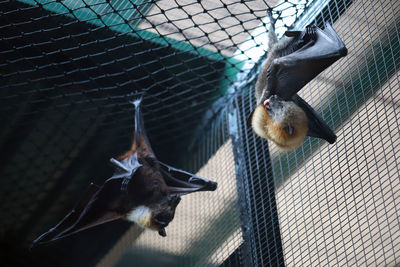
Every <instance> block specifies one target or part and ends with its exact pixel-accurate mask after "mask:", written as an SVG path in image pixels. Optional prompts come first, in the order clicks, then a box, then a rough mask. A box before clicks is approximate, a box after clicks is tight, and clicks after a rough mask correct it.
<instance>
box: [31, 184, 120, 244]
mask: <svg viewBox="0 0 400 267" xmlns="http://www.w3.org/2000/svg"><path fill="white" fill-rule="evenodd" d="M119 191H120V183H118V182H117V181H116V180H110V179H109V180H107V181H106V183H105V184H104V185H103V186H102V187H99V186H96V185H94V184H91V185H90V186H89V188H88V190H87V191H86V193H85V194H84V195H83V197H82V198H81V199H80V201H79V202H78V203H77V204H76V206H75V207H74V209H72V210H71V211H70V212H69V213H68V214H67V215H66V216H65V217H64V218H63V219H62V220H61V221H60V222H59V223H58V224H57V225H56V226H54V227H53V228H51V229H50V230H49V231H47V232H46V233H44V234H42V235H41V236H39V237H38V238H36V240H35V241H33V243H32V245H31V248H33V247H34V246H36V245H37V244H44V243H48V242H52V241H55V240H58V239H60V238H63V237H66V236H69V235H72V234H74V233H77V232H80V231H82V230H85V229H87V228H90V227H93V226H96V225H99V224H103V223H106V222H109V221H113V220H116V219H119V218H121V214H119V213H117V212H115V211H113V210H112V206H111V205H113V204H115V202H116V201H118V198H116V197H115V195H117V196H118V192H119ZM110 199H115V201H114V203H113V201H111V203H110Z"/></svg>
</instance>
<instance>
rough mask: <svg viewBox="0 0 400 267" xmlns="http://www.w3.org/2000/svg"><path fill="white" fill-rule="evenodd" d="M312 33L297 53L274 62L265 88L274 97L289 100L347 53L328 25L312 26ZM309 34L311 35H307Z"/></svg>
mask: <svg viewBox="0 0 400 267" xmlns="http://www.w3.org/2000/svg"><path fill="white" fill-rule="evenodd" d="M312 30H313V31H314V33H311V35H312V36H311V38H310V36H307V39H309V41H308V42H306V43H305V44H304V45H302V46H301V47H300V48H299V49H298V50H296V51H294V52H293V53H290V54H288V55H285V56H283V57H278V58H276V59H274V60H273V62H272V64H271V67H270V69H269V73H268V77H267V87H268V88H271V90H272V92H273V94H276V95H279V96H280V97H282V98H284V99H285V100H289V99H290V98H291V97H292V96H293V95H294V94H296V93H297V92H298V91H299V90H300V89H301V88H302V87H303V86H304V85H306V84H307V83H308V82H310V81H311V80H312V79H314V78H315V77H316V76H317V75H318V74H319V73H321V72H322V71H323V70H325V69H326V68H327V67H329V66H330V65H332V64H333V63H334V62H335V61H336V60H338V59H339V58H340V57H343V56H345V55H346V54H347V49H346V47H345V45H344V43H343V42H342V41H341V40H340V38H339V36H338V35H337V34H336V32H335V30H334V29H333V28H332V26H331V25H330V24H327V25H326V28H325V30H321V29H319V28H317V27H312ZM309 35H310V34H309Z"/></svg>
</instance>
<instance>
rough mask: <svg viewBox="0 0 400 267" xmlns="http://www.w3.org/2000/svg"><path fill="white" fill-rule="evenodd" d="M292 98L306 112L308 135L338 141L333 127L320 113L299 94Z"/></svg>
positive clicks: (331, 142)
mask: <svg viewBox="0 0 400 267" xmlns="http://www.w3.org/2000/svg"><path fill="white" fill-rule="evenodd" d="M292 100H293V102H295V103H296V104H297V105H298V106H299V107H300V108H301V109H303V110H304V112H305V113H306V116H307V123H308V133H307V135H308V136H312V137H318V138H321V139H325V140H326V141H328V142H329V143H330V144H333V143H335V141H336V135H335V133H334V132H333V131H332V129H331V128H329V126H328V125H327V124H326V123H325V122H324V120H323V119H322V118H321V117H320V116H319V115H318V113H317V112H316V111H315V110H314V109H313V108H312V107H311V106H310V105H309V104H308V103H307V102H306V101H304V100H303V99H302V98H301V97H299V96H298V95H294V96H293V97H292Z"/></svg>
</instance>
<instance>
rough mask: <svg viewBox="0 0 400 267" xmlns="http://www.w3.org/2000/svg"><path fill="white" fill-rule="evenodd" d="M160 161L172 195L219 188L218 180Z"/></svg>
mask: <svg viewBox="0 0 400 267" xmlns="http://www.w3.org/2000/svg"><path fill="white" fill-rule="evenodd" d="M158 163H159V164H160V167H161V172H162V174H163V177H164V180H165V183H166V184H167V186H168V190H169V193H170V194H171V195H174V194H175V195H185V194H190V193H193V192H197V191H214V190H215V189H217V183H216V182H213V181H210V180H208V179H205V178H202V177H199V176H197V175H195V174H192V173H189V172H186V171H184V170H180V169H176V168H174V167H171V166H169V165H167V164H165V163H162V162H161V161H158Z"/></svg>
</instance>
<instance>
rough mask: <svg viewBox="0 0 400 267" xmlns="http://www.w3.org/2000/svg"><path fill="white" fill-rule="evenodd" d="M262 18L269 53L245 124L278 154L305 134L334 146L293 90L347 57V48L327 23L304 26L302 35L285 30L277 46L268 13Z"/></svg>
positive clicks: (319, 120) (323, 125) (330, 133)
mask: <svg viewBox="0 0 400 267" xmlns="http://www.w3.org/2000/svg"><path fill="white" fill-rule="evenodd" d="M267 14H268V16H269V19H270V22H271V24H270V25H271V26H270V29H269V37H268V38H269V40H268V51H269V53H268V57H267V59H266V61H265V63H264V66H263V69H262V71H261V73H260V75H259V76H258V79H257V82H256V85H255V97H256V99H257V106H256V108H255V109H254V110H253V112H252V113H251V114H250V116H249V118H248V120H247V124H248V126H250V125H251V126H252V128H253V130H254V132H255V133H256V134H257V135H259V136H260V137H262V138H265V139H269V140H271V141H273V142H274V143H275V144H276V145H277V146H278V147H279V148H280V149H282V150H293V149H295V148H297V147H298V146H300V145H301V144H302V142H303V140H304V138H305V137H306V136H307V135H308V136H313V137H317V138H321V139H324V140H326V141H328V142H329V143H331V144H333V143H334V142H335V141H336V135H335V133H334V132H333V131H332V130H331V129H330V128H329V126H328V125H327V124H326V123H325V122H324V120H323V119H322V118H321V117H320V116H319V114H318V113H317V112H316V111H315V110H314V109H313V108H312V107H311V106H310V105H309V104H308V103H307V102H306V101H304V100H303V99H302V98H301V97H299V96H298V95H297V92H298V91H300V89H301V88H303V87H304V86H305V85H306V84H307V83H308V82H310V81H311V80H312V79H314V78H315V77H316V76H317V75H318V74H319V73H321V72H322V71H323V70H325V69H326V68H328V67H329V66H330V65H332V64H333V63H334V62H335V61H337V60H338V59H339V58H341V57H344V56H346V55H347V48H346V47H345V45H344V43H343V42H342V41H341V39H340V38H339V36H338V35H337V33H336V32H335V30H334V29H333V28H332V26H331V25H330V24H326V27H325V29H324V30H322V29H320V28H318V27H316V26H313V25H309V26H307V27H306V29H305V30H304V31H286V32H285V35H286V36H285V37H283V38H282V40H280V41H279V42H278V41H277V37H276V35H275V22H276V20H275V19H274V18H273V17H272V12H271V9H270V10H268V11H267Z"/></svg>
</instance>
